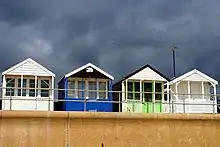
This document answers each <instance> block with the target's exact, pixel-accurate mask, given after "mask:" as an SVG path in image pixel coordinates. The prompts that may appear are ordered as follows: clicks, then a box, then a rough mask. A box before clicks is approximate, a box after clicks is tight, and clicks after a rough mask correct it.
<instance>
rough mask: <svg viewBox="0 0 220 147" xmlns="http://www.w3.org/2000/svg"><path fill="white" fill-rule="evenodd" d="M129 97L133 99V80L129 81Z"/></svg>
mask: <svg viewBox="0 0 220 147" xmlns="http://www.w3.org/2000/svg"><path fill="white" fill-rule="evenodd" d="M127 84H128V89H127V91H128V99H133V82H128V83H127Z"/></svg>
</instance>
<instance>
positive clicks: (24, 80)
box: [18, 79, 27, 96]
mask: <svg viewBox="0 0 220 147" xmlns="http://www.w3.org/2000/svg"><path fill="white" fill-rule="evenodd" d="M26 85H27V79H23V86H22V96H26V89H25V88H26ZM20 88H21V79H18V96H21V89H20Z"/></svg>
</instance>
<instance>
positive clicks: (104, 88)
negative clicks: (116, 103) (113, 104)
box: [98, 82, 107, 99]
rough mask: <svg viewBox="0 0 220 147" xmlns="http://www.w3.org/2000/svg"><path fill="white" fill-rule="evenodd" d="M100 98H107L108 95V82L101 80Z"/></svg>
mask: <svg viewBox="0 0 220 147" xmlns="http://www.w3.org/2000/svg"><path fill="white" fill-rule="evenodd" d="M98 89H99V98H100V99H105V98H106V97H107V83H106V82H99V88H98Z"/></svg>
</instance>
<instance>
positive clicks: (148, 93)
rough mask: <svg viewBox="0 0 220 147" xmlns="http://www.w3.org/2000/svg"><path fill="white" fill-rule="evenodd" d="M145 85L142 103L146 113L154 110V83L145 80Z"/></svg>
mask: <svg viewBox="0 0 220 147" xmlns="http://www.w3.org/2000/svg"><path fill="white" fill-rule="evenodd" d="M142 85H143V86H142V87H143V104H142V111H143V112H145V113H151V112H153V104H152V98H153V93H152V92H153V83H152V82H144V83H143V84H142Z"/></svg>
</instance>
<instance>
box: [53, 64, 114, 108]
mask: <svg viewBox="0 0 220 147" xmlns="http://www.w3.org/2000/svg"><path fill="white" fill-rule="evenodd" d="M113 80H114V77H113V76H111V75H109V74H108V73H106V72H105V71H103V70H102V69H100V68H99V67H97V66H95V65H93V64H92V63H88V64H86V65H84V66H81V67H79V68H78V69H76V70H74V71H72V72H70V73H68V74H66V75H65V76H64V77H63V78H62V79H61V80H60V81H59V83H58V87H59V89H60V90H59V92H58V99H59V100H60V102H56V103H58V104H56V106H57V107H56V109H55V110H62V111H97V112H111V111H112V103H111V101H112V93H111V92H109V91H112V81H113Z"/></svg>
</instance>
